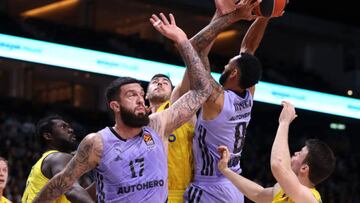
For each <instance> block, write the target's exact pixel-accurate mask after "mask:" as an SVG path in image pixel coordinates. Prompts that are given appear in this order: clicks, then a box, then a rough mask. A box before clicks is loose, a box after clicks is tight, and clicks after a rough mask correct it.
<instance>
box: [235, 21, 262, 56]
mask: <svg viewBox="0 0 360 203" xmlns="http://www.w3.org/2000/svg"><path fill="white" fill-rule="evenodd" d="M268 22H269V18H257V19H256V20H255V21H254V22H253V23H252V24H251V26H250V27H249V29H248V31H247V32H246V34H245V36H244V39H243V40H242V43H241V48H240V53H248V54H252V55H254V54H255V51H256V50H257V48H258V47H259V45H260V42H261V40H262V38H263V36H264V33H265V29H266V27H267V24H268Z"/></svg>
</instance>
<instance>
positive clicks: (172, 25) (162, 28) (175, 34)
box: [150, 13, 188, 43]
mask: <svg viewBox="0 0 360 203" xmlns="http://www.w3.org/2000/svg"><path fill="white" fill-rule="evenodd" d="M159 16H160V18H159V17H158V16H157V15H155V14H153V15H152V16H151V18H150V22H151V24H152V25H153V27H154V28H155V29H156V30H157V31H159V32H160V33H161V34H162V35H164V36H165V37H167V38H169V39H171V40H173V41H174V42H175V43H179V42H181V41H184V40H188V38H187V36H186V34H185V32H184V31H183V30H182V29H181V28H179V27H178V26H177V25H176V22H175V18H174V16H173V14H171V13H170V14H169V19H170V22H169V20H168V19H167V18H166V16H165V15H164V14H163V13H160V14H159Z"/></svg>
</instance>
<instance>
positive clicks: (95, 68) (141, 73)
mask: <svg viewBox="0 0 360 203" xmlns="http://www.w3.org/2000/svg"><path fill="white" fill-rule="evenodd" d="M0 56H2V57H5V58H11V59H17V60H22V61H29V62H34V63H40V64H47V65H50V66H56V67H63V68H70V69H74V70H80V71H86V72H93V73H99V74H105V75H112V76H130V77H133V76H136V78H137V79H140V80H143V81H150V79H151V77H152V76H153V75H155V74H157V73H163V74H166V75H169V76H170V77H171V80H172V81H173V84H178V83H179V82H180V80H181V79H182V77H183V74H184V71H185V68H184V67H182V66H176V65H171V64H166V63H160V62H155V61H150V60H144V59H140V58H134V57H128V56H122V55H116V54H110V53H105V52H100V51H94V50H89V49H82V48H78V47H73V46H67V45H61V44H55V43H49V42H44V41H39V40H33V39H27V38H22V37H16V36H11V35H5V34H0ZM212 75H213V77H214V78H215V79H216V80H218V79H219V77H220V74H219V73H212ZM254 99H255V101H259V102H265V103H269V104H275V105H280V104H281V101H283V100H287V101H290V102H292V103H293V104H294V105H295V107H296V108H300V109H305V110H310V111H316V112H321V113H328V114H332V115H338V116H344V117H349V118H355V119H360V99H354V98H350V97H343V96H338V95H333V94H327V93H322V92H316V91H311V90H305V89H300V88H295V87H289V86H284V85H278V84H274V83H268V82H259V84H258V85H257V86H256V93H255V97H254Z"/></svg>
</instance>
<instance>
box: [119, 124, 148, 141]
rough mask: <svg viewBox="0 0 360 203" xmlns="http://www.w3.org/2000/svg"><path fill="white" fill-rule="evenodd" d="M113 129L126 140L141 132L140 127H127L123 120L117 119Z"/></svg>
mask: <svg viewBox="0 0 360 203" xmlns="http://www.w3.org/2000/svg"><path fill="white" fill-rule="evenodd" d="M114 130H115V131H116V132H117V134H118V135H119V136H120V137H121V138H123V139H125V140H127V139H131V138H133V137H135V136H137V135H138V134H139V133H140V132H141V130H142V128H133V127H129V126H127V125H125V124H124V123H123V122H121V121H119V122H116V124H115V126H114Z"/></svg>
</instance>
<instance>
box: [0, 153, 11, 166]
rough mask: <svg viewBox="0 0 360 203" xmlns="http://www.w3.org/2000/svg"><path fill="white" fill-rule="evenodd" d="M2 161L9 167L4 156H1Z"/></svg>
mask: <svg viewBox="0 0 360 203" xmlns="http://www.w3.org/2000/svg"><path fill="white" fill-rule="evenodd" d="M0 161H3V162H5V164H6V166H7V167H8V168H9V163H8V161H7V160H6V159H5V158H4V157H2V156H0Z"/></svg>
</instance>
